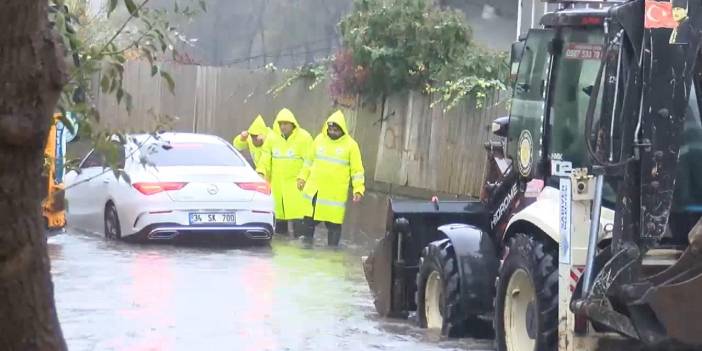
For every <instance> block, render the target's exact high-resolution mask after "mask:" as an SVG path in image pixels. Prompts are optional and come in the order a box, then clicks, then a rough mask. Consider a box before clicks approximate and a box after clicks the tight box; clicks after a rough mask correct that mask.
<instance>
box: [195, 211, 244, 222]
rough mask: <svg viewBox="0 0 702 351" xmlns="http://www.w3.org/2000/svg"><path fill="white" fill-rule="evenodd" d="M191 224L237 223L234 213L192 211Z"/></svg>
mask: <svg viewBox="0 0 702 351" xmlns="http://www.w3.org/2000/svg"><path fill="white" fill-rule="evenodd" d="M190 224H192V225H198V224H236V214H234V213H191V214H190Z"/></svg>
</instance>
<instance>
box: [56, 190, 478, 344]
mask: <svg viewBox="0 0 702 351" xmlns="http://www.w3.org/2000/svg"><path fill="white" fill-rule="evenodd" d="M376 200H377V202H378V203H382V202H383V201H384V200H383V199H376ZM372 204H373V200H372V199H371V201H369V202H368V205H366V206H364V208H363V209H358V210H357V211H361V210H362V211H361V212H365V211H373V209H372V208H371V209H368V208H365V207H373V205H372ZM376 213H377V212H376ZM380 213H382V212H380ZM359 217H360V218H363V217H364V215H363V213H356V214H355V215H354V216H351V217H350V218H352V219H353V218H359ZM362 224H363V225H350V226H349V227H348V228H347V230H345V231H356V233H357V235H349V234H347V233H345V234H344V235H345V238H344V240H345V241H344V245H345V248H344V249H342V250H338V251H335V250H329V249H327V248H325V247H324V245H323V242H325V241H326V233H324V234H322V233H320V235H318V237H317V246H316V247H315V248H314V249H313V250H308V249H304V248H302V245H301V244H300V243H299V242H297V241H292V240H289V239H276V240H274V242H273V244H272V246H271V247H253V248H216V247H214V248H213V247H195V248H193V247H176V246H170V245H137V244H129V243H121V242H109V241H105V240H104V239H103V238H101V237H99V236H97V235H92V234H83V233H77V232H74V231H69V232H68V233H66V234H62V235H59V236H55V237H52V238H50V239H49V250H50V256H51V259H52V272H53V279H54V284H55V295H56V303H57V307H58V313H59V318H60V320H61V323H62V327H63V332H64V335H65V337H66V340H67V342H68V345H69V348H70V350H78V351H82V350H403V351H406V350H491V349H492V342H491V341H484V340H481V341H475V340H468V339H462V340H442V339H440V338H439V336H438V335H436V334H434V333H431V332H427V331H425V330H422V329H419V328H417V327H415V326H414V324H413V322H412V321H392V320H384V319H380V318H378V316H377V314H376V312H375V310H374V307H373V304H372V298H371V295H370V292H369V290H368V286H367V283H366V282H365V279H364V277H363V272H362V268H361V262H360V256H361V255H362V254H365V253H366V252H367V249H366V246H367V245H368V240H369V234H368V233H367V232H366V231H365V230H364V229H363V227H364V225H368V224H369V222H368V221H364V222H363V223H362ZM320 232H321V231H320ZM364 233H365V234H364ZM364 242H365V244H364Z"/></svg>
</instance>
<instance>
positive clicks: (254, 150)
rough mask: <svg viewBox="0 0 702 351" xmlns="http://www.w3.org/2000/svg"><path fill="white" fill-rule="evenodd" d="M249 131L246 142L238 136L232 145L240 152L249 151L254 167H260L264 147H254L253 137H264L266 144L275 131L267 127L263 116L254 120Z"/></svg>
mask: <svg viewBox="0 0 702 351" xmlns="http://www.w3.org/2000/svg"><path fill="white" fill-rule="evenodd" d="M247 131H248V132H249V137H248V138H246V141H242V140H241V135H237V136H236V138H234V141H233V142H232V144H233V145H234V148H236V149H237V150H239V151H244V150H246V149H248V150H249V153H250V154H251V160H252V161H253V163H254V164H253V166H254V167H256V166H258V163H259V160H260V158H261V155H262V151H263V145H261V146H256V145H254V143H253V137H252V135H260V136H262V137H263V142H264V144H265V142H266V140H267V139H268V134H270V133H273V131H272V130H271V129H270V128H268V127H267V126H266V122H265V121H264V120H263V117H261V115H258V116H257V117H256V119H254V121H253V123H251V126H249V129H248V130H247Z"/></svg>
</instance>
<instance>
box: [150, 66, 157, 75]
mask: <svg viewBox="0 0 702 351" xmlns="http://www.w3.org/2000/svg"><path fill="white" fill-rule="evenodd" d="M156 73H158V66H156V65H153V66H151V76H152V77H153V76H155V75H156Z"/></svg>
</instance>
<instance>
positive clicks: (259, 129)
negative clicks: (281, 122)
mask: <svg viewBox="0 0 702 351" xmlns="http://www.w3.org/2000/svg"><path fill="white" fill-rule="evenodd" d="M248 132H249V134H251V135H263V136H265V135H266V134H268V127H267V126H266V122H265V121H264V120H263V117H261V115H258V116H257V117H256V119H254V121H253V123H251V126H249V129H248Z"/></svg>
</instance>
